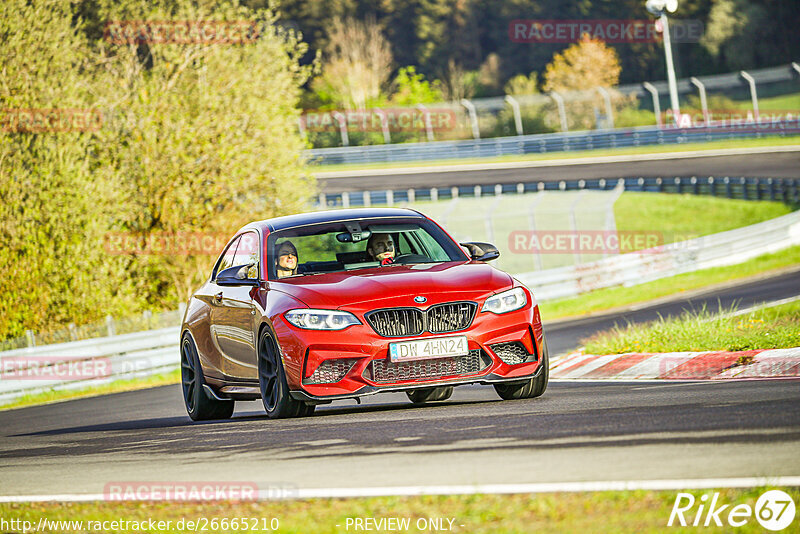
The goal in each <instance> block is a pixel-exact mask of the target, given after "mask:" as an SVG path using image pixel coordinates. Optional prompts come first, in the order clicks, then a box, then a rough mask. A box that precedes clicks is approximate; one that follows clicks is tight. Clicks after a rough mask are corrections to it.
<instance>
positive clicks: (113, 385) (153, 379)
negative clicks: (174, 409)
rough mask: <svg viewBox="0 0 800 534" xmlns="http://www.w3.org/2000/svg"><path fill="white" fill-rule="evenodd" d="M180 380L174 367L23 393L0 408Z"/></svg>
mask: <svg viewBox="0 0 800 534" xmlns="http://www.w3.org/2000/svg"><path fill="white" fill-rule="evenodd" d="M180 381H181V371H180V369H176V370H174V371H171V372H169V373H164V374H160V375H153V376H148V377H146V378H132V379H130V380H115V381H114V382H109V383H108V384H103V385H102V386H92V387H87V388H83V389H77V390H52V391H46V392H43V393H34V394H32V395H25V396H24V397H20V398H18V399H16V400H14V401H12V402H10V403H8V404H0V410H11V409H14V408H24V407H26V406H36V405H39V404H49V403H53V402H62V401H66V400H71V399H82V398H85V397H96V396H98V395H107V394H109V393H122V392H123V391H135V390H137V389H146V388H153V387H156V386H167V385H172V384H179V383H180Z"/></svg>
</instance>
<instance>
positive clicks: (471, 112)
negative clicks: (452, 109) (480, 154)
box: [461, 98, 481, 139]
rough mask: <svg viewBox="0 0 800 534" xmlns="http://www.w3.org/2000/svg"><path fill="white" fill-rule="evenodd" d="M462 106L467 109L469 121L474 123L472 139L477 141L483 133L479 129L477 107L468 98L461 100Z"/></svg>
mask: <svg viewBox="0 0 800 534" xmlns="http://www.w3.org/2000/svg"><path fill="white" fill-rule="evenodd" d="M461 105H462V106H464V107H465V108H467V111H468V112H469V121H470V123H472V137H473V138H475V139H480V138H481V131H480V129H479V128H478V113H477V112H476V111H475V106H474V105H473V104H472V102H470V101H469V100H467V99H466V98H462V99H461Z"/></svg>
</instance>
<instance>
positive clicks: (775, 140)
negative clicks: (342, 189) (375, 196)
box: [309, 135, 800, 172]
mask: <svg viewBox="0 0 800 534" xmlns="http://www.w3.org/2000/svg"><path fill="white" fill-rule="evenodd" d="M798 143H800V136H797V135H795V136H787V137H763V138H757V139H731V140H725V141H710V142H707V143H684V144H674V145H648V146H640V147H627V148H617V149H613V150H610V149H607V148H598V149H594V150H576V151H572V152H548V153H545V154H538V153H537V154H524V155H508V156H497V157H487V158H461V159H445V160H434V161H399V162H392V163H361V164H337V165H316V164H310V165H309V168H310V169H311V171H312V172H333V171H336V172H339V171H351V170H359V169H395V168H405V167H435V166H437V165H467V164H481V163H508V162H515V161H547V160H560V159H573V158H588V157H597V156H625V155H634V154H662V153H665V152H694V151H701V152H702V151H703V150H714V149H720V148H752V147H764V146H786V145H796V144H798Z"/></svg>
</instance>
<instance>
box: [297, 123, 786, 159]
mask: <svg viewBox="0 0 800 534" xmlns="http://www.w3.org/2000/svg"><path fill="white" fill-rule="evenodd" d="M765 115H766V112H765ZM797 133H800V117H798V118H797V119H791V120H785V119H784V120H777V121H766V120H765V121H764V122H761V123H758V122H754V121H751V122H742V123H741V124H738V125H732V124H729V125H717V126H707V127H706V126H698V127H693V128H673V127H658V126H639V127H636V128H616V129H613V130H585V131H579V132H567V133H550V134H534V135H517V136H512V137H494V138H488V139H470V140H465V141H432V142H427V143H400V144H393V145H367V146H350V147H335V148H317V149H310V150H306V151H305V156H306V158H307V159H308V160H309V161H310V162H312V163H316V164H323V165H335V164H352V163H386V162H396V161H431V160H446V159H461V158H484V157H495V156H508V155H523V154H545V153H548V152H567V151H573V150H592V149H595V148H623V147H636V146H647V145H664V144H681V143H698V142H708V141H719V140H726V139H743V138H760V137H767V136H780V137H784V136H786V135H796V134H797Z"/></svg>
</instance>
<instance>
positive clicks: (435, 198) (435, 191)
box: [431, 187, 439, 202]
mask: <svg viewBox="0 0 800 534" xmlns="http://www.w3.org/2000/svg"><path fill="white" fill-rule="evenodd" d="M431 200H432V201H433V202H438V201H439V190H438V189H436V188H435V187H432V188H431Z"/></svg>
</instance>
